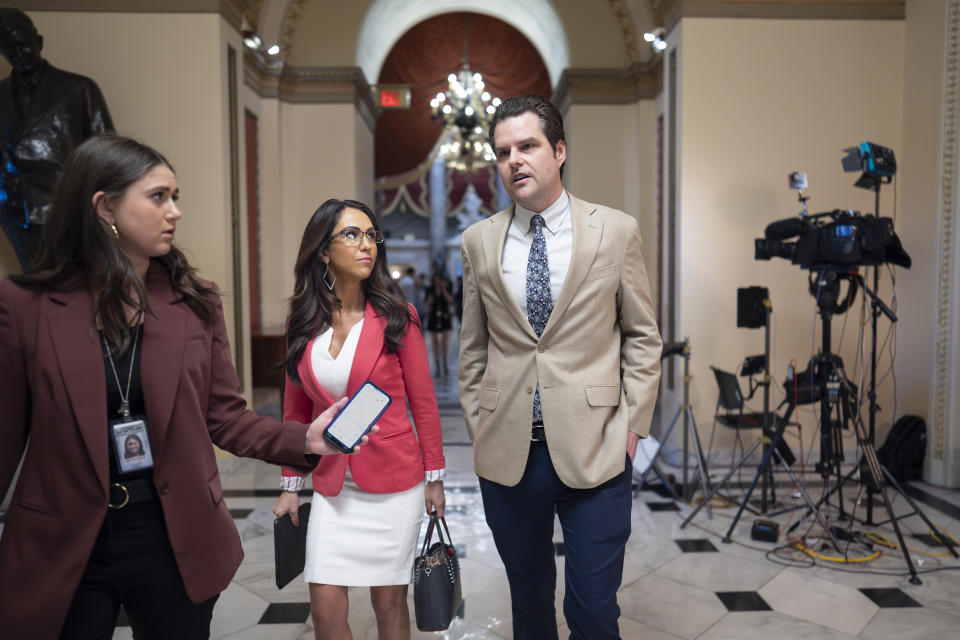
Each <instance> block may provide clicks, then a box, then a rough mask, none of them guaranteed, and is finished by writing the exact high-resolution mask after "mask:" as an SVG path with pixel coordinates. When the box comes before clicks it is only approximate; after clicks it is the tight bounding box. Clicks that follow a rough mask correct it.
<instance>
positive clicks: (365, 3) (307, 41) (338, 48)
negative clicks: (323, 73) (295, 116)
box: [286, 0, 399, 83]
mask: <svg viewBox="0 0 960 640" xmlns="http://www.w3.org/2000/svg"><path fill="white" fill-rule="evenodd" d="M371 4H372V3H371V2H370V0H356V1H354V2H339V1H337V0H311V1H310V2H307V4H306V8H305V9H304V11H303V15H302V16H301V17H300V22H299V24H298V26H297V32H296V40H295V41H294V43H293V46H292V47H291V48H290V53H289V54H288V55H287V58H286V61H287V64H290V65H293V66H295V67H296V66H300V67H354V66H356V64H357V62H356V46H357V45H356V42H357V34H358V33H359V31H360V25H361V24H362V23H363V18H364V16H365V15H366V13H367V8H368V7H369V6H370V5H371ZM397 37H398V38H399V35H398V36H397ZM367 81H368V82H371V83H374V82H376V81H377V79H376V78H367Z"/></svg>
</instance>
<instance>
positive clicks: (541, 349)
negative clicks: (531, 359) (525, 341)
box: [537, 344, 547, 353]
mask: <svg viewBox="0 0 960 640" xmlns="http://www.w3.org/2000/svg"><path fill="white" fill-rule="evenodd" d="M546 350H547V348H546V347H545V346H543V345H542V344H538V345H537V352H538V353H543V352H544V351H546Z"/></svg>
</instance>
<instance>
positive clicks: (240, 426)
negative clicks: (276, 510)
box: [0, 136, 343, 640]
mask: <svg viewBox="0 0 960 640" xmlns="http://www.w3.org/2000/svg"><path fill="white" fill-rule="evenodd" d="M178 193H179V192H178V190H177V183H176V178H175V176H174V174H173V171H172V169H171V168H170V165H169V163H168V162H167V161H166V160H165V159H164V158H163V156H161V155H160V154H159V153H157V152H156V151H155V150H153V149H151V148H149V147H146V146H144V145H142V144H140V143H138V142H136V141H133V140H130V139H129V138H121V137H116V136H103V137H98V138H91V139H90V140H88V141H86V142H85V143H83V144H82V145H80V146H79V147H77V149H75V150H74V152H73V153H72V154H71V155H70V157H69V158H68V159H67V161H66V163H65V164H64V167H63V172H62V174H61V178H60V182H59V185H58V188H57V192H56V196H55V198H54V202H53V206H52V211H51V215H50V218H49V221H48V223H47V224H46V225H45V226H46V229H45V232H44V233H45V236H44V239H43V243H42V244H41V253H40V256H39V263H38V266H37V267H36V268H34V269H33V270H31V271H29V272H28V273H26V274H25V275H21V276H17V277H15V278H13V281H9V280H6V281H2V282H0V381H2V384H0V497H2V496H3V495H5V494H6V492H7V490H8V488H9V487H10V484H11V482H12V478H13V475H14V472H15V470H16V468H17V465H18V463H19V462H20V459H21V456H23V466H22V469H21V472H20V477H19V480H18V481H17V484H16V488H15V489H14V492H13V496H12V499H11V505H10V509H9V511H8V513H7V517H6V522H5V523H4V529H3V534H2V536H0V636H2V637H4V638H37V639H40V640H50V639H53V638H57V637H60V638H105V639H109V638H110V637H111V636H112V634H113V628H114V625H115V624H116V619H117V612H118V610H119V607H120V605H121V604H122V605H123V606H124V608H125V609H126V611H127V614H128V616H129V618H130V622H131V625H132V626H133V631H134V634H135V635H136V637H138V638H178V639H181V638H207V637H208V636H209V627H210V617H211V612H212V610H213V605H214V603H215V602H216V599H217V596H218V595H219V593H220V592H221V591H222V590H223V589H224V588H225V587H226V586H227V584H228V583H229V582H230V579H231V578H232V577H233V575H234V573H235V571H236V569H237V567H238V566H239V564H240V560H241V558H242V557H243V551H242V549H241V546H240V538H239V536H238V534H237V529H236V527H235V525H234V524H233V520H232V518H231V517H230V513H229V512H228V510H227V507H226V505H225V504H224V501H223V491H222V489H221V486H220V477H219V475H218V473H217V463H216V460H215V458H214V451H213V447H212V446H211V444H210V443H211V440H212V441H213V442H215V443H216V444H217V445H218V446H220V447H222V448H224V449H226V450H228V451H231V452H232V453H235V454H237V455H241V456H253V457H258V458H261V459H264V460H267V461H269V462H273V463H276V464H286V465H291V466H294V467H296V468H298V469H301V470H303V471H309V469H310V468H312V467H313V465H315V464H316V456H312V455H306V452H312V453H334V450H333V449H332V448H331V447H330V446H329V445H328V444H326V443H325V441H324V440H323V437H322V430H323V427H325V426H326V424H328V423H329V418H330V416H331V415H333V413H334V411H330V412H328V413H327V414H326V415H322V416H321V417H320V418H321V419H319V420H317V421H316V422H315V423H314V424H313V425H311V426H310V427H309V429H308V427H307V426H306V425H304V424H296V423H291V422H288V423H285V424H280V423H278V422H277V421H276V420H272V419H269V418H261V417H260V416H258V415H256V414H255V413H253V412H251V411H249V410H247V409H246V406H245V404H244V401H243V398H241V397H240V396H239V395H238V394H237V388H238V386H239V385H238V380H237V375H236V372H235V370H234V368H233V364H232V362H231V360H230V347H229V344H228V343H227V334H226V329H225V326H224V321H223V313H222V308H221V305H220V299H219V297H218V295H217V291H216V286H215V285H213V283H210V282H207V281H204V280H201V279H200V278H198V277H197V276H196V275H195V273H194V270H193V268H192V267H191V266H190V265H189V263H188V262H187V260H186V258H185V257H184V256H183V254H182V253H181V252H180V251H178V250H177V249H176V248H175V247H173V238H174V230H175V228H176V223H177V221H178V220H179V218H180V216H181V213H180V210H179V209H178V208H177V205H176V200H177V197H178ZM342 404H343V403H336V404H334V405H332V408H333V409H336V408H338V407H340V406H342ZM118 410H119V411H118ZM131 435H135V436H137V439H139V440H140V441H141V444H142V446H143V455H142V456H138V457H137V459H136V463H135V464H134V463H133V461H131V460H130V459H126V458H124V457H123V455H122V454H123V447H124V443H125V442H126V440H127V438H129V437H130V436H131ZM28 438H29V447H27V440H28ZM24 449H26V454H25V455H24ZM330 457H331V458H334V457H337V458H339V457H343V456H330Z"/></svg>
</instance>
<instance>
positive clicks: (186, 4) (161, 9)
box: [4, 0, 259, 31]
mask: <svg viewBox="0 0 960 640" xmlns="http://www.w3.org/2000/svg"><path fill="white" fill-rule="evenodd" d="M4 5H5V6H7V7H10V8H14V9H22V10H23V11H76V12H80V13H92V12H98V13H106V12H109V13H219V14H220V15H221V16H223V17H224V19H225V20H226V21H227V22H229V23H230V25H231V26H232V27H233V28H234V29H236V30H237V31H239V30H240V25H241V24H242V22H243V16H244V14H245V13H246V12H249V11H251V10H253V9H254V6H255V5H259V2H257V0H165V1H164V2H157V0H71V1H70V2H55V1H54V2H51V0H13V1H12V2H5V3H4Z"/></svg>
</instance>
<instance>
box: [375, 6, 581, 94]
mask: <svg viewBox="0 0 960 640" xmlns="http://www.w3.org/2000/svg"><path fill="white" fill-rule="evenodd" d="M456 11H469V12H473V13H482V14H485V15H489V16H493V17H494V18H497V19H499V20H503V21H504V22H506V23H507V24H509V25H511V26H513V27H514V28H516V29H517V30H518V31H519V32H520V33H522V34H523V35H524V36H526V37H527V39H529V40H530V42H531V44H533V46H534V47H535V48H536V49H537V52H538V53H539V54H540V57H541V58H542V59H543V62H544V64H545V65H546V67H547V73H548V74H549V75H550V84H551V85H552V86H553V87H556V86H557V83H558V82H559V80H560V76H561V74H562V73H563V71H564V70H565V69H566V68H567V67H569V66H570V46H569V43H568V42H567V34H566V32H565V31H564V29H563V24H562V23H561V21H560V18H559V16H557V14H556V12H555V11H554V9H553V7H552V6H550V3H549V2H548V1H547V0H524V1H523V2H516V0H469V1H465V0H376V1H375V2H374V3H373V4H372V5H371V6H370V9H369V10H368V11H367V15H366V17H365V18H364V20H363V24H362V25H361V27H360V34H359V37H358V38H357V52H356V60H357V66H358V67H360V69H361V70H362V71H363V73H364V75H365V76H366V79H367V81H368V82H369V83H371V84H374V83H376V81H377V78H378V77H379V75H380V69H381V67H382V66H383V63H384V61H385V60H386V58H387V55H388V54H389V53H390V50H391V49H392V48H393V45H394V44H396V42H397V40H399V39H400V37H401V36H402V35H403V34H404V33H406V32H407V30H409V29H410V28H411V27H412V26H414V25H416V24H418V23H419V22H422V21H423V20H426V19H427V18H432V17H433V16H436V15H439V14H442V13H452V12H456Z"/></svg>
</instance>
